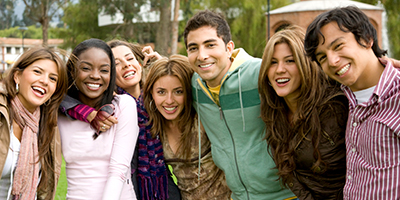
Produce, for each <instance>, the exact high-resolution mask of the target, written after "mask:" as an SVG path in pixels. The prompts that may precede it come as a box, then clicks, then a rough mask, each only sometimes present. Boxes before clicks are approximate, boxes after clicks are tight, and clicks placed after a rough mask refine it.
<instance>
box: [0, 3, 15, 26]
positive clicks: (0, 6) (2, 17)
mask: <svg viewBox="0 0 400 200" xmlns="http://www.w3.org/2000/svg"><path fill="white" fill-rule="evenodd" d="M14 4H15V1H13V0H2V1H0V30H2V29H8V28H11V27H12V26H13V23H14V22H15V21H16V15H14Z"/></svg>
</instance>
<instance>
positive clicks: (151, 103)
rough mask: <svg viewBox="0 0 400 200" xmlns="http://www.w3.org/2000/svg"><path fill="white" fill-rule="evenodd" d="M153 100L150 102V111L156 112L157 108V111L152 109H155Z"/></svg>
mask: <svg viewBox="0 0 400 200" xmlns="http://www.w3.org/2000/svg"><path fill="white" fill-rule="evenodd" d="M153 100H154V99H152V100H151V101H150V110H151V111H156V109H157V108H155V109H153V108H152V107H153V106H152V105H153Z"/></svg>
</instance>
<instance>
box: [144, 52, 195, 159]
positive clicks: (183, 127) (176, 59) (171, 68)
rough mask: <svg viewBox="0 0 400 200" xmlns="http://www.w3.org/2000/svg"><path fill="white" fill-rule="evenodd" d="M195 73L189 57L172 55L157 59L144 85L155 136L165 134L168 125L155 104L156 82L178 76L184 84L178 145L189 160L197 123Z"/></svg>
mask: <svg viewBox="0 0 400 200" xmlns="http://www.w3.org/2000/svg"><path fill="white" fill-rule="evenodd" d="M192 75H193V70H192V69H191V67H190V63H189V61H188V59H187V57H185V56H182V55H172V56H170V58H169V59H168V58H162V59H160V60H157V61H156V62H155V63H154V65H153V66H152V67H151V68H150V71H149V74H148V77H147V80H146V83H145V84H144V87H143V101H144V106H145V108H146V110H147V113H148V114H149V124H153V126H152V128H151V133H152V135H153V137H155V136H156V135H158V134H160V136H161V137H160V138H163V137H162V134H164V131H163V130H164V128H163V127H165V126H166V119H165V118H164V117H163V115H162V114H161V113H160V112H159V111H158V110H157V108H156V105H155V104H154V100H153V96H152V91H153V86H154V83H155V82H156V81H157V80H158V79H159V78H161V77H163V76H176V77H177V78H178V79H179V81H180V82H181V84H182V88H183V91H184V98H185V103H184V108H183V110H182V112H181V113H180V114H179V116H178V119H179V122H178V126H179V130H180V131H181V132H182V137H181V140H180V144H179V147H178V151H177V152H180V154H181V155H182V156H183V157H184V159H186V160H188V159H189V156H190V140H191V133H192V127H193V126H194V124H195V115H196V111H195V109H194V108H193V106H192V102H193V101H192V87H191V82H190V80H191V78H192Z"/></svg>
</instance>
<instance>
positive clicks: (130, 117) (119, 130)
mask: <svg viewBox="0 0 400 200" xmlns="http://www.w3.org/2000/svg"><path fill="white" fill-rule="evenodd" d="M119 97H120V98H119V106H120V113H119V115H118V116H117V117H118V124H117V127H116V134H115V138H114V142H113V147H112V152H111V158H110V165H109V171H108V178H107V184H106V187H105V188H104V192H103V199H104V200H106V199H107V200H108V199H119V197H120V195H121V191H122V188H123V185H124V183H125V182H127V177H130V171H129V169H130V162H131V159H132V155H133V153H134V149H135V145H136V141H137V138H138V133H139V127H138V120H137V111H136V102H135V101H134V100H133V99H132V98H131V97H129V96H127V95H120V96H119ZM128 184H132V183H128Z"/></svg>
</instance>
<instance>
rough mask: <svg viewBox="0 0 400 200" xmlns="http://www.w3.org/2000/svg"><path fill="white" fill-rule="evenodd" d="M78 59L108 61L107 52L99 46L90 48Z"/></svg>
mask: <svg viewBox="0 0 400 200" xmlns="http://www.w3.org/2000/svg"><path fill="white" fill-rule="evenodd" d="M79 59H81V60H85V61H99V60H102V61H105V60H107V61H108V62H110V58H109V57H108V54H107V53H106V52H105V51H104V50H103V49H99V48H90V49H88V50H86V51H84V52H83V53H81V55H80V56H79Z"/></svg>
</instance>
